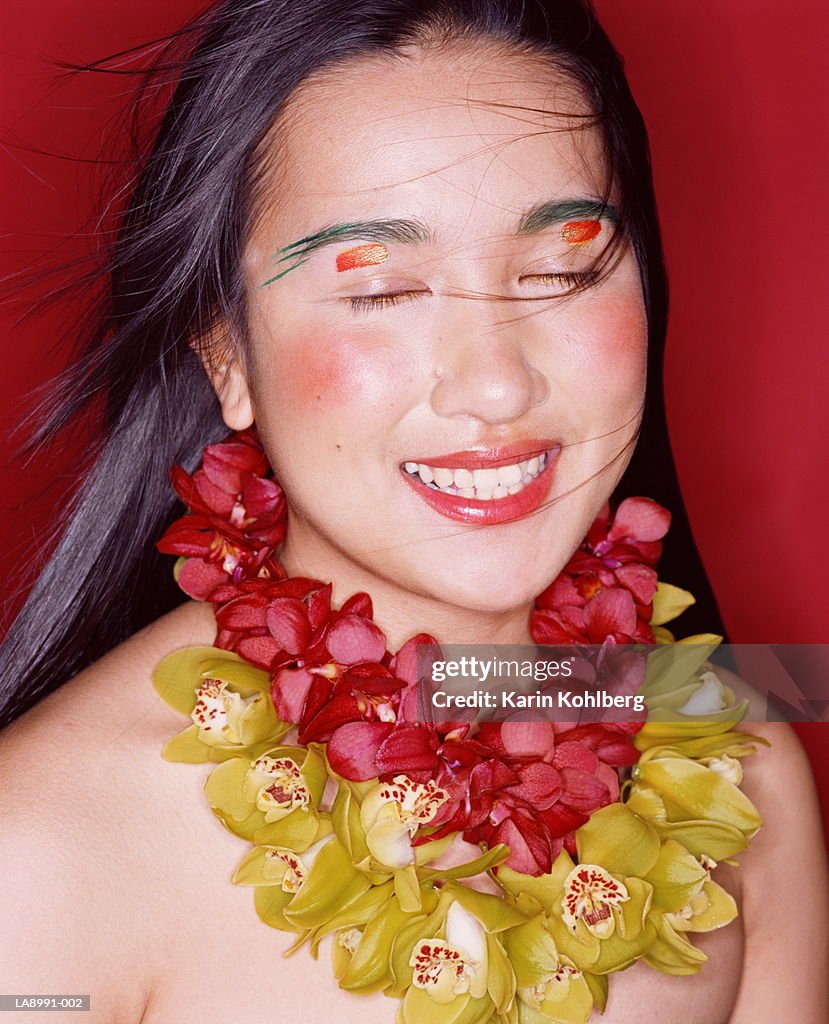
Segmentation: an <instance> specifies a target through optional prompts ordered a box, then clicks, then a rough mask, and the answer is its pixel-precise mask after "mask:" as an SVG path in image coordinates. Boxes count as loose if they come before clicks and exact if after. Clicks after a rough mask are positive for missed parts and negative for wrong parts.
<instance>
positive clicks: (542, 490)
mask: <svg viewBox="0 0 829 1024" xmlns="http://www.w3.org/2000/svg"><path fill="white" fill-rule="evenodd" d="M560 451H561V446H560V445H559V444H557V443H556V442H553V441H550V440H530V441H519V442H515V443H512V444H508V445H499V446H497V447H494V446H480V447H475V448H472V449H468V450H465V451H460V452H452V453H451V454H446V455H434V456H428V457H422V458H418V459H417V461H414V460H412V461H406V462H404V463H403V464H402V465H401V467H400V469H401V472H402V473H403V476H404V478H405V480H406V482H407V483H408V484H409V486H410V487H411V488H412V490H413V491H414V492H415V493H416V494H417V495H418V497H420V498H422V500H423V501H424V502H426V504H427V505H429V507H430V508H433V509H434V510H435V511H436V512H440V514H441V515H444V516H446V517H447V518H449V519H454V520H457V521H458V522H462V523H473V524H477V525H495V524H497V523H508V522H512V521H514V520H516V519H522V518H523V517H524V516H528V515H530V514H531V513H532V512H535V511H536V509H538V508H540V507H541V505H542V504H543V503H544V501H545V500H546V498H547V496H548V494H549V492H550V487H551V485H552V482H553V475H554V472H555V466H556V463H557V461H558V455H559V453H560ZM519 463H522V464H523V469H521V471H520V473H519V466H518V464H519ZM507 466H515V467H516V469H515V470H514V471H513V476H515V477H516V479H515V482H514V483H513V482H511V478H508V481H507V482H506V483H502V482H501V475H499V478H498V482H497V484H494V483H493V477H494V473H485V474H483V476H481V474H478V475H477V476H476V477H475V486H473V478H472V476H471V474H473V473H474V471H475V470H484V471H486V470H490V471H494V470H498V469H499V468H501V467H507ZM423 468H425V470H426V472H425V477H426V479H423ZM455 470H461V471H466V472H465V473H463V474H462V476H461V479H460V481H458V480H457V479H455V477H454V471H455ZM478 481H480V485H478ZM490 484H492V487H490ZM512 489H514V490H515V491H516V493H513V494H509V493H502V494H500V495H498V496H496V493H495V492H496V491H501V492H507V491H508V490H512ZM479 490H483V491H484V492H485V495H484V497H478V496H477V492H478V491H479ZM487 492H488V494H489V495H490V496H487Z"/></svg>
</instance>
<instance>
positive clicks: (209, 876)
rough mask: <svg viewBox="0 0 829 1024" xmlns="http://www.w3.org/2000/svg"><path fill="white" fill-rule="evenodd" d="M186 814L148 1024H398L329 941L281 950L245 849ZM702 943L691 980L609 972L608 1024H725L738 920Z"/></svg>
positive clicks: (195, 807)
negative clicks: (340, 978)
mask: <svg viewBox="0 0 829 1024" xmlns="http://www.w3.org/2000/svg"><path fill="white" fill-rule="evenodd" d="M202 801H203V796H202ZM188 809H189V811H190V812H191V814H192V819H191V820H190V822H189V827H187V828H186V830H185V833H189V841H188V842H187V843H186V847H185V846H184V845H183V846H182V848H181V849H180V850H179V851H178V852H177V856H176V861H177V863H178V864H179V865H189V870H187V871H185V872H184V873H183V874H181V875H180V877H179V879H178V884H177V885H176V887H175V891H172V892H169V893H167V894H166V896H165V903H166V905H167V907H168V908H169V913H167V914H165V924H164V925H163V928H162V932H163V934H159V936H158V937H159V940H160V942H161V946H160V948H159V949H158V950H157V952H158V953H160V954H161V955H159V956H157V964H156V978H155V983H154V985H153V995H152V997H151V999H150V1001H149V1003H148V1005H147V1008H146V1010H145V1013H144V1016H143V1018H142V1020H141V1024H179V1022H181V1024H185V1022H189V1021H192V1020H195V1019H198V1020H199V1021H200V1024H239V1022H242V1021H254V1020H256V1021H261V1022H263V1024H282V1022H285V1024H288V1022H290V1024H299V1022H302V1024H327V1022H328V1021H330V1020H331V1019H332V1018H333V1019H336V1020H337V1021H338V1022H342V1024H394V1021H395V1017H396V1012H397V1006H398V1003H397V1000H393V999H389V998H388V997H386V996H383V995H382V994H381V993H378V994H374V995H369V996H357V995H353V994H351V993H347V992H344V991H342V990H341V989H340V988H339V987H338V986H337V983H336V980H335V978H334V975H333V972H332V969H331V963H330V945H329V944H328V943H326V942H324V943H323V944H322V945H321V947H320V952H319V958H318V959H317V960H314V959H313V958H312V957H311V956H310V954H309V952H308V949H307V947H306V948H303V949H301V950H299V951H298V952H297V953H295V954H294V955H292V956H290V957H285V956H284V955H283V954H284V952H285V951H286V950H287V948H288V947H289V946H290V944H291V941H292V940H291V936H289V935H288V934H286V933H284V932H279V931H276V930H274V929H272V928H269V927H268V926H267V925H265V924H264V923H262V922H261V921H260V920H259V918H258V917H257V915H256V912H255V910H254V906H253V895H252V891H251V889H249V888H246V887H241V886H235V885H233V884H232V883H231V882H230V877H231V875H232V873H233V871H234V869H235V867H236V864H237V863H238V861H239V860H240V859H241V856H242V855H243V853H244V852H245V850H246V848H247V847H246V845H245V844H244V843H242V842H241V841H240V840H238V839H236V838H235V837H234V836H232V835H230V834H229V833H227V832H226V831H225V830H224V829H223V828H222V826H221V825H220V824H219V823H218V822H217V821H216V820H215V819H214V818H213V817H212V815H210V813H209V811H208V810H207V808H206V807H205V806H204V804H203V802H202V803H200V802H198V801H194V802H193V803H192V804H190V805H189V808H188ZM729 872H730V869H728V868H727V867H724V868H723V869H721V870H719V871H718V872H717V876H716V877H717V880H718V881H719V882H720V884H722V885H724V886H725V887H726V888H728V889H729V890H730V891H732V892H735V889H736V879H735V878H734V876H733V875H731V874H730V873H729ZM735 895H736V893H735ZM695 944H696V945H698V946H699V947H700V948H702V949H703V950H704V951H705V952H706V953H707V954H708V956H709V957H710V960H709V962H708V963H706V964H703V967H702V971H701V972H700V973H699V974H697V975H695V976H691V977H681V978H674V977H668V976H666V975H663V974H661V973H659V972H657V971H655V970H653V969H651V968H649V967H648V966H647V965H645V964H637V965H635V966H634V967H633V968H631V969H629V970H627V971H623V972H620V973H618V974H616V975H614V976H613V977H612V978H611V980H610V1000H609V1003H608V1008H607V1012H606V1014H605V1015H604V1016H603V1017H601V1020H602V1024H634V1022H636V1024H640V1022H641V1021H642V1020H643V1008H647V1015H646V1018H645V1019H647V1021H648V1024H727V1021H728V1019H729V1016H730V1011H731V1008H732V1006H733V1004H734V1002H735V1000H736V996H737V990H738V987H739V981H740V974H741V969H742V955H743V932H742V926H741V922H740V920H739V919H738V920H737V921H736V922H734V923H732V924H731V925H729V926H728V927H727V928H725V929H722V930H720V931H717V932H712V933H709V934H706V935H701V936H699V935H698V936H696V937H695ZM595 1017H596V1019H599V1015H598V1014H596V1015H595Z"/></svg>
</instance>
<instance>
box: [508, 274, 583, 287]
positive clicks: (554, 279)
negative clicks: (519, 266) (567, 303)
mask: <svg viewBox="0 0 829 1024" xmlns="http://www.w3.org/2000/svg"><path fill="white" fill-rule="evenodd" d="M598 276H599V275H598V274H597V272H596V271H595V270H582V271H576V270H573V271H570V272H568V273H562V274H525V275H524V277H522V278H521V280H522V281H537V282H538V283H539V284H563V285H566V286H567V287H568V288H583V287H585V286H586V285H589V284H592V283H593V282H594V281H595V280H596V278H597V277H598Z"/></svg>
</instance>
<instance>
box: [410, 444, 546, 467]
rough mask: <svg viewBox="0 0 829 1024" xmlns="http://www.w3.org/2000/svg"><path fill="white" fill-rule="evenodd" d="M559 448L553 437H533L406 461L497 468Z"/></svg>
mask: <svg viewBox="0 0 829 1024" xmlns="http://www.w3.org/2000/svg"><path fill="white" fill-rule="evenodd" d="M558 447H560V442H558V441H552V440H550V439H549V438H529V439H526V440H521V441H512V442H510V443H509V444H499V445H473V446H472V447H471V448H466V449H464V451H460V452H449V453H447V454H444V455H429V456H423V457H418V458H416V459H415V458H407V459H404V460H403V461H404V462H418V463H420V464H421V465H424V464H425V465H427V466H439V467H444V468H446V469H496V468H497V467H498V466H506V465H510V464H511V463H513V462H524V461H526V460H527V459H531V458H533V457H534V456H538V455H543V454H544V452H549V451H551V450H552V449H553V448H558Z"/></svg>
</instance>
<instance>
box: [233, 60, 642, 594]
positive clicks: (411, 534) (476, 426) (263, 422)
mask: <svg viewBox="0 0 829 1024" xmlns="http://www.w3.org/2000/svg"><path fill="white" fill-rule="evenodd" d="M561 112H564V113H566V114H570V115H586V114H589V110H588V108H587V107H586V105H585V103H584V101H583V100H582V99H580V97H579V95H578V92H577V91H576V89H575V88H574V86H573V85H572V84H571V83H570V82H569V80H568V79H567V78H565V77H563V76H561V75H559V74H557V73H555V72H553V71H552V70H549V69H546V68H544V67H543V66H542V65H541V64H540V63H539V62H538V61H535V60H531V59H530V58H527V57H525V56H522V55H519V54H515V53H512V52H511V51H503V50H500V49H496V48H495V47H494V46H493V47H489V46H483V45H478V46H477V47H474V48H466V49H462V48H458V49H457V50H455V51H454V52H448V51H444V52H443V53H442V54H439V55H438V54H436V53H432V52H422V51H412V52H411V54H410V55H409V57H408V58H407V59H405V60H402V59H397V60H391V59H388V58H382V59H375V60H371V61H369V60H366V61H361V62H360V63H359V64H357V63H355V64H353V65H351V66H349V67H347V68H344V67H342V66H341V67H339V68H337V69H335V70H334V71H332V72H331V73H329V74H327V75H325V76H323V77H321V78H320V79H318V80H317V81H315V82H313V83H311V84H306V85H305V86H303V87H302V89H301V90H300V91H299V92H298V93H297V94H295V95H294V97H293V98H292V100H291V102H290V105H289V109H288V111H287V112H286V115H285V116H284V117H283V118H282V120H281V123H280V125H279V127H278V132H277V134H275V135H274V138H273V142H272V145H273V147H274V155H275V157H276V160H275V162H274V164H273V165H272V169H271V172H270V178H269V179H267V180H266V182H265V186H264V188H265V196H264V214H263V216H262V217H261V218H260V219H259V221H258V223H257V226H256V228H255V230H254V232H253V234H252V237H251V238H250V240H249V245H248V249H247V256H246V266H245V273H246V278H247V284H248V295H249V309H248V313H249V332H250V333H249V346H248V347H249V351H248V358H247V376H246V384H247V386H249V390H250V396H251V400H252V407H253V415H255V420H256V423H257V425H258V428H259V431H260V433H261V435H262V438H263V441H264V443H265V446H266V449H267V451H268V454H269V456H270V459H271V462H272V465H273V467H274V469H275V471H276V473H277V476H278V478H279V479H280V481H281V482H282V484H283V486H284V488H285V490H286V493H287V496H288V499H289V505H290V521H289V544H290V553H291V558H292V559H293V560H294V561H295V562H296V563H297V565H296V566H293V567H292V568H296V569H301V570H302V571H303V573H304V574H308V575H310V574H312V573H313V574H323V573H327V575H328V576H329V577H333V578H337V574H338V572H343V571H344V572H346V574H347V576H349V578H354V579H358V580H362V581H365V582H367V581H368V579H369V577H372V576H373V577H375V578H378V577H379V578H380V579H382V580H384V581H385V582H386V583H391V584H393V585H394V586H396V587H399V588H402V589H404V590H406V591H409V592H411V593H413V594H419V595H422V596H425V597H428V598H437V599H439V600H440V601H443V602H448V603H450V604H453V605H458V606H461V607H465V608H470V609H477V610H481V611H501V610H507V609H513V608H517V607H519V606H522V605H524V604H526V603H527V602H528V601H530V600H532V598H533V597H534V595H535V594H537V593H538V592H539V591H540V590H542V589H543V587H544V586H545V585H546V584H547V583H548V582H549V581H550V580H551V579H552V578H553V577H555V576H556V575H557V574H558V573H559V571H560V570H561V568H562V567H563V565H564V564H565V562H566V560H567V559H568V558H569V556H570V555H571V553H572V552H573V550H574V549H575V548H576V546H577V545H578V543H579V542H580V540H581V539H582V537H583V536H584V534H585V533H586V531H587V529H588V527H589V525H590V523H591V521H592V519H593V518H594V516H595V515H596V513H597V512H598V510H599V508H600V507H601V505H602V503H603V502H604V501H605V500H607V498H608V496H609V494H610V493H611V491H612V489H613V487H614V486H615V484H616V482H617V480H618V479H619V477H620V475H621V473H622V471H623V469H624V467H625V465H626V463H627V461H628V459H629V456H630V451H631V446H632V439H633V438H634V436H635V434H636V431H637V428H638V425H639V420H640V414H641V407H642V402H643V398H644V386H645V364H646V324H645V313H644V306H643V300H642V293H641V287H640V282H639V274H638V268H637V265H636V261H635V259H634V257H633V255H632V253H631V252H630V251H627V252H626V253H625V255H624V257H623V258H622V259H621V261H620V262H619V263H618V265H617V266H616V267H615V269H614V270H613V272H612V273H611V274H610V275H609V276H608V277H607V278H606V279H604V280H602V281H601V282H600V283H598V284H596V285H595V286H594V287H591V288H589V289H587V290H586V291H583V292H581V293H578V294H575V295H570V296H569V297H562V292H563V291H565V290H566V289H567V288H568V287H569V286H570V285H571V284H572V283H573V281H574V280H577V279H578V278H574V276H573V275H578V274H580V273H585V272H587V271H588V270H589V268H590V264H591V258H592V257H595V256H596V254H597V253H598V252H599V251H600V250H601V248H602V246H603V245H604V244H605V243H606V242H607V240H608V238H609V237H610V233H611V230H612V225H611V222H610V221H609V220H608V219H606V218H605V219H597V217H596V213H595V209H594V207H595V206H596V204H597V201H598V200H599V198H600V197H601V196H602V195H603V190H604V178H603V171H604V168H603V163H602V157H601V141H600V137H599V134H598V132H596V131H595V130H594V129H590V128H589V129H583V130H581V131H572V130H571V129H572V128H573V125H574V124H577V123H578V122H577V121H574V120H573V119H569V120H568V119H566V118H563V117H562V116H561ZM330 229H335V230H330ZM545 275H546V276H545ZM265 282H269V283H265ZM239 373H241V371H239ZM241 386H242V388H243V390H244V388H245V386H246V385H245V383H243V384H242V385H241ZM237 408H238V406H237ZM226 409H227V403H226ZM231 420H233V416H232V415H231V416H230V417H229V422H230V421H231ZM232 425H234V426H244V425H245V424H244V423H243V422H239V417H238V415H237V417H236V420H235V421H234V422H232Z"/></svg>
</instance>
